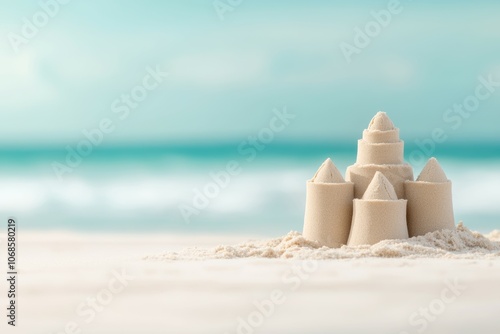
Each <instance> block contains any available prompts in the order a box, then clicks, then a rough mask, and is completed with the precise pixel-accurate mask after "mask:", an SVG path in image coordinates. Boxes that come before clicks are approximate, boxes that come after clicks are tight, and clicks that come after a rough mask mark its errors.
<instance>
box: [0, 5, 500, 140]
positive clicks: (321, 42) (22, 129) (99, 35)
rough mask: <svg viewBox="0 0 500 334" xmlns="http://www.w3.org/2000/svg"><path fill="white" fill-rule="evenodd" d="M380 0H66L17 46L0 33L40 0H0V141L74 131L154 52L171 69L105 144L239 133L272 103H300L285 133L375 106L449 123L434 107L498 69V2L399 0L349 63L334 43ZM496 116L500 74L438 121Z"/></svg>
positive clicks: (401, 119)
mask: <svg viewBox="0 0 500 334" xmlns="http://www.w3.org/2000/svg"><path fill="white" fill-rule="evenodd" d="M387 3H388V2H387V1H358V2H356V5H354V4H351V3H350V2H347V1H345V2H342V1H276V2H273V3H272V4H270V3H269V1H250V0H247V1H243V3H242V4H241V5H240V6H238V7H237V8H234V10H233V11H232V12H228V13H226V16H225V20H224V21H221V20H220V19H219V17H218V15H217V13H216V11H215V9H214V8H213V6H212V1H186V0H182V1H180V0H179V1H145V2H139V1H117V0H114V1H105V2H102V1H95V0H90V1H88V0H86V1H82V0H73V1H72V2H70V3H69V4H67V5H64V6H61V8H60V10H59V12H58V13H57V14H56V15H55V16H54V18H51V19H50V21H49V22H48V24H47V25H46V26H45V27H43V28H41V29H40V31H39V32H38V34H37V35H36V36H35V37H33V38H32V39H30V40H29V42H28V44H27V45H23V46H21V48H20V52H19V53H17V54H16V53H14V51H13V49H12V48H11V45H10V43H9V39H8V36H9V33H16V34H20V31H21V27H22V25H23V18H24V17H26V18H31V17H32V16H33V15H34V14H35V13H37V12H39V11H40V10H41V9H40V5H39V4H38V1H23V2H10V1H9V2H6V1H1V8H2V11H1V12H0V22H1V23H0V35H1V36H2V38H1V42H0V110H1V113H0V115H1V118H0V140H1V142H2V146H10V145H16V144H24V145H42V144H50V145H66V144H72V143H74V142H76V141H78V140H79V139H80V138H81V130H83V129H85V128H92V127H95V126H97V125H98V123H99V121H100V120H101V119H102V118H103V117H110V116H111V117H114V116H113V113H112V111H111V104H112V102H113V101H114V100H115V99H117V98H119V97H120V95H121V94H122V93H126V92H129V91H130V90H131V89H132V88H133V87H134V86H135V85H137V84H138V83H141V81H142V78H143V77H144V75H145V74H146V68H147V67H148V66H151V67H155V66H156V65H160V66H161V67H162V68H164V69H165V70H167V71H168V72H169V73H170V76H169V78H168V79H167V80H166V81H165V82H164V83H163V84H162V85H161V86H160V88H158V89H157V90H155V91H153V92H151V93H150V94H149V96H148V97H147V98H146V100H145V101H144V102H142V103H141V105H140V106H139V107H138V108H137V109H136V110H135V111H134V112H133V113H132V114H131V116H130V117H129V118H128V119H126V120H125V121H123V122H120V123H117V129H116V131H115V132H113V133H112V134H111V135H109V136H108V137H107V138H106V142H107V143H108V144H119V143H127V142H145V143H149V142H172V141H175V142H179V141H203V142H206V141H210V140H212V141H220V140H234V141H240V140H241V139H243V138H245V137H246V136H248V135H249V134H252V133H255V132H256V131H258V130H259V129H260V128H262V127H263V126H265V125H266V124H267V122H268V120H269V118H270V117H271V112H272V109H273V108H274V107H282V106H287V107H288V109H289V110H291V111H292V112H294V113H295V114H296V115H297V121H296V122H294V123H293V125H292V126H290V128H288V129H287V131H285V132H284V133H282V134H281V138H282V139H294V140H296V139H307V140H333V139H339V138H346V139H347V138H348V139H353V138H357V137H359V136H360V131H361V130H362V128H360V126H361V127H363V126H365V125H366V124H367V122H368V121H369V119H370V118H371V116H372V115H373V114H375V112H377V111H379V110H385V111H387V112H388V113H389V114H390V115H391V117H392V118H393V119H394V121H395V123H396V125H398V126H399V127H400V128H401V129H402V130H403V131H404V132H403V137H404V138H406V139H411V138H419V137H423V136H427V135H428V134H429V133H430V131H432V129H433V128H435V127H440V126H444V127H447V129H448V130H449V124H444V123H443V120H442V117H443V113H444V112H445V110H446V109H447V108H449V107H451V106H452V105H453V104H454V103H461V102H462V101H463V100H464V99H465V98H466V97H467V96H468V95H470V94H473V93H474V90H475V88H476V86H477V85H478V80H477V78H478V76H479V75H484V76H487V75H488V74H492V75H493V76H494V77H495V78H497V79H498V80H499V81H500V43H499V41H500V21H499V20H498V13H499V12H500V4H497V3H495V2H493V1H477V2H474V3H470V2H466V1H458V2H453V4H451V3H449V2H447V1H432V2H431V1H427V2H422V1H413V2H409V1H401V3H402V6H403V11H402V12H401V13H399V14H397V15H394V16H393V18H392V21H391V23H390V24H389V25H388V26H387V27H385V28H383V29H382V31H381V33H380V35H378V36H377V37H375V38H373V40H372V41H371V43H370V45H369V46H368V47H366V48H365V49H363V50H362V51H361V53H360V54H359V55H356V56H355V57H354V58H353V61H352V62H351V63H347V62H346V60H345V59H344V58H343V55H342V53H341V51H340V48H339V45H340V43H342V42H349V43H352V41H353V38H354V28H355V27H356V26H359V27H364V25H365V24H366V23H367V22H369V21H371V20H373V18H372V17H371V16H370V12H371V11H379V10H382V9H385V8H387ZM346 4H347V5H346ZM499 123H500V88H499V90H498V91H497V92H496V93H494V94H493V95H492V96H491V97H490V98H489V99H487V100H486V101H483V102H481V105H480V107H479V109H478V111H477V112H475V113H473V115H471V117H470V118H469V119H467V120H465V121H464V123H463V126H461V127H460V131H451V130H449V134H450V136H451V138H452V139H453V140H456V141H462V140H467V139H470V138H476V139H494V140H500V135H499V131H498V124H499Z"/></svg>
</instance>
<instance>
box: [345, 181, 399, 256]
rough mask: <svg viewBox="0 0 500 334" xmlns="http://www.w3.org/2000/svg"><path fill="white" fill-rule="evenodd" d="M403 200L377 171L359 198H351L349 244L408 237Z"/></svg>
mask: <svg viewBox="0 0 500 334" xmlns="http://www.w3.org/2000/svg"><path fill="white" fill-rule="evenodd" d="M406 204H407V201H406V200H398V197H397V195H396V192H395V190H394V187H393V186H392V184H391V183H390V182H389V180H388V179H387V178H386V177H385V176H384V174H382V173H381V172H376V173H375V176H374V177H373V180H372V182H371V183H370V185H369V186H368V188H367V189H366V192H365V194H364V195H363V198H362V199H355V200H354V214H353V220H352V227H351V233H350V236H349V242H348V245H349V246H360V245H374V244H376V243H378V242H380V241H382V240H387V239H408V227H407V224H406Z"/></svg>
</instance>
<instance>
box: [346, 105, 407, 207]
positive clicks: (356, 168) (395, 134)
mask: <svg viewBox="0 0 500 334" xmlns="http://www.w3.org/2000/svg"><path fill="white" fill-rule="evenodd" d="M376 172H382V173H383V174H384V176H385V177H386V178H387V179H388V180H389V182H391V184H392V185H393V186H394V189H395V191H396V194H397V195H398V198H401V199H402V198H405V194H404V182H405V181H407V180H410V181H413V168H412V167H411V166H410V165H408V164H406V163H405V162H404V142H403V141H402V140H401V139H400V138H399V129H397V128H396V127H395V126H394V124H393V123H392V121H391V119H390V118H389V116H387V114H386V113H385V112H378V113H377V114H376V115H375V117H373V119H372V120H371V122H370V124H369V125H368V128H367V129H366V130H364V131H363V138H362V139H360V140H359V141H358V156H357V159H356V163H355V164H354V165H352V166H350V167H349V168H348V169H347V172H346V180H347V181H351V182H353V183H354V196H355V198H361V197H362V196H363V194H364V193H365V191H366V189H367V188H368V185H369V184H370V182H371V181H372V180H373V177H374V176H375V173H376Z"/></svg>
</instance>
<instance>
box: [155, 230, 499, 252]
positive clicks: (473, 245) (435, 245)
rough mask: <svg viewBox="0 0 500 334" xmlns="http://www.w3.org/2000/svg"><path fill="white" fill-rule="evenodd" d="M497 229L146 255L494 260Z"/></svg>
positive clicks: (292, 238)
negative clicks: (338, 244)
mask: <svg viewBox="0 0 500 334" xmlns="http://www.w3.org/2000/svg"><path fill="white" fill-rule="evenodd" d="M499 234H500V232H498V231H494V232H492V233H491V234H489V235H488V236H485V235H482V234H480V233H477V232H472V231H470V230H469V229H467V227H465V226H464V225H463V224H462V223H460V224H459V225H458V226H457V228H456V229H455V230H443V231H436V232H433V233H429V234H427V235H425V236H420V237H415V238H411V239H403V240H384V241H382V242H379V243H377V244H375V245H372V246H357V247H348V246H344V247H342V248H340V249H332V248H326V247H321V246H320V245H319V244H318V243H316V242H312V241H308V240H307V239H305V238H304V237H303V236H302V235H301V234H300V233H298V232H290V233H289V234H287V235H286V236H284V237H282V238H277V239H272V240H264V241H249V242H245V243H242V244H239V245H234V246H219V247H216V248H213V249H202V248H191V249H185V250H183V251H181V252H167V253H164V254H159V255H151V256H148V257H147V259H155V260H207V259H237V258H250V257H257V258H284V259H302V260H307V259H316V260H330V259H358V258H372V257H375V258H412V259H416V258H446V259H496V258H500V242H499V241H498V240H499V239H500V235H499Z"/></svg>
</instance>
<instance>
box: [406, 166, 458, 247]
mask: <svg viewBox="0 0 500 334" xmlns="http://www.w3.org/2000/svg"><path fill="white" fill-rule="evenodd" d="M405 195H406V198H407V199H408V230H409V233H410V237H415V236H420V235H425V234H427V233H429V232H434V231H439V230H442V229H453V228H454V227H455V215H454V212H453V193H452V183H451V181H449V180H448V178H447V177H446V174H445V173H444V171H443V169H442V168H441V166H440V165H439V163H438V161H437V160H436V159H435V158H431V159H430V160H429V162H428V163H427V164H426V165H425V167H424V169H423V170H422V173H421V174H420V176H419V177H418V178H417V181H406V182H405Z"/></svg>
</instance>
